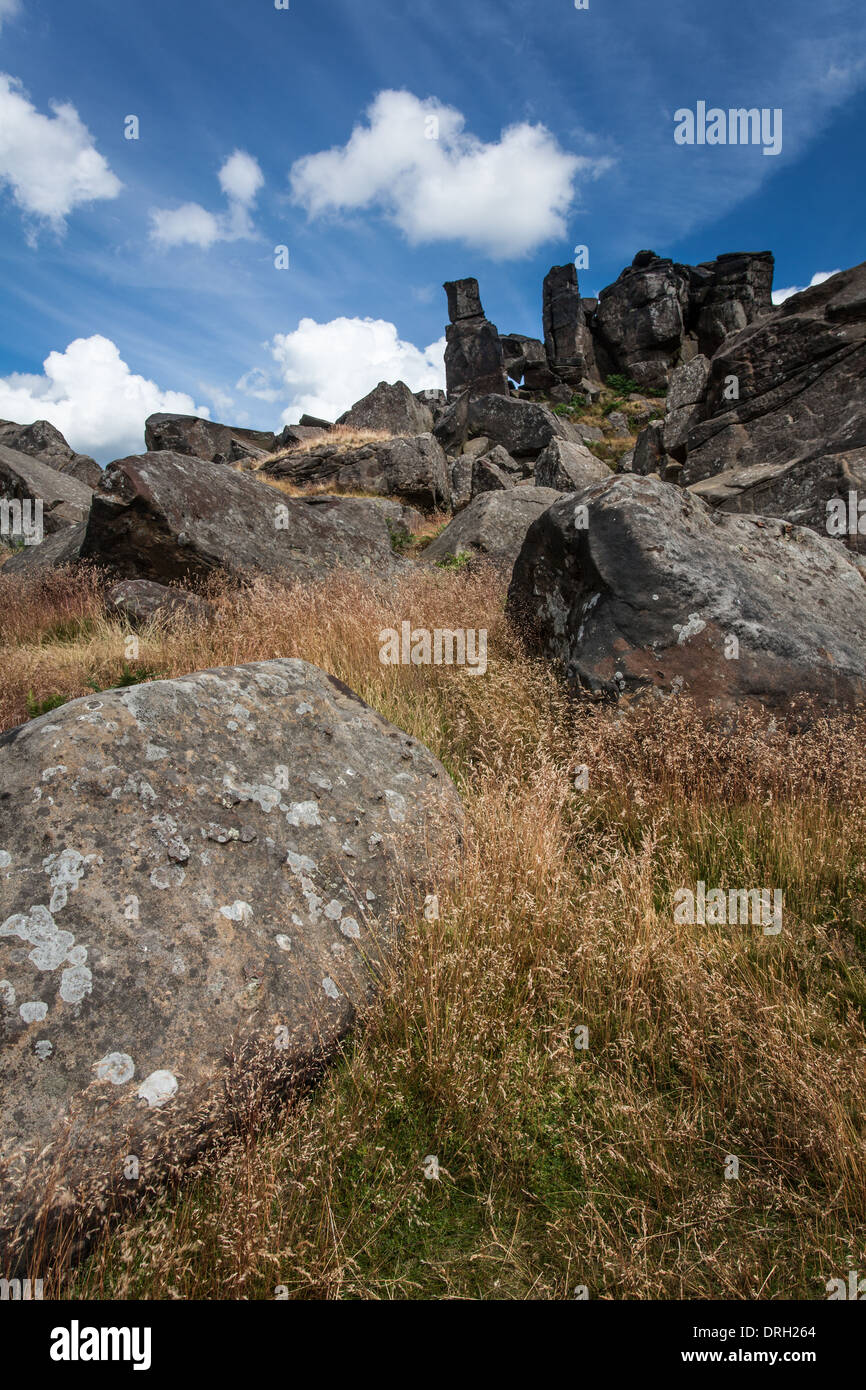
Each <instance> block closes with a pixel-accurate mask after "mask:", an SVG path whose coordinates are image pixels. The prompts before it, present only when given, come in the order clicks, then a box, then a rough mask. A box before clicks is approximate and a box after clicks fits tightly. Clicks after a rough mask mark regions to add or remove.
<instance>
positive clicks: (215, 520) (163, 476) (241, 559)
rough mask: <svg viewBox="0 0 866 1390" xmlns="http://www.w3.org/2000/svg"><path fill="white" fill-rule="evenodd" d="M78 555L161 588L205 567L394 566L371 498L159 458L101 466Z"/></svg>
mask: <svg viewBox="0 0 866 1390" xmlns="http://www.w3.org/2000/svg"><path fill="white" fill-rule="evenodd" d="M81 557H82V559H91V560H94V561H96V562H98V563H100V564H103V565H105V566H107V567H108V568H109V569H111V570H113V571H114V572H115V574H116V575H117V576H118V577H119V578H123V577H128V578H131V579H153V580H156V582H157V583H161V584H168V583H172V582H174V581H180V582H181V583H183V582H184V580H187V579H191V578H196V577H204V576H206V575H207V574H209V573H211V572H212V571H213V570H215V569H225V570H227V571H229V572H233V573H243V572H245V571H251V570H256V569H259V570H262V571H264V572H269V573H276V574H284V575H286V576H289V577H292V578H314V577H315V576H316V575H321V574H323V573H325V572H326V571H327V570H330V569H333V568H334V567H336V566H338V565H347V566H349V567H350V568H353V569H363V570H368V571H375V572H377V573H387V572H388V571H389V570H390V569H391V568H392V567H393V565H394V564H395V563H396V556H395V555H394V552H393V550H392V546H391V538H390V532H389V530H388V525H387V517H386V515H385V513H384V511H383V509H382V507H381V505H380V504H379V503H378V502H377V501H375V500H373V499H371V500H367V499H364V498H355V497H341V498H334V497H322V498H297V497H287V496H286V495H285V494H284V493H281V492H279V491H278V490H277V489H276V488H272V487H269V486H268V484H267V483H261V482H259V481H258V480H257V479H255V478H251V477H250V476H249V475H248V474H245V473H236V472H235V471H234V470H233V469H229V468H225V467H224V466H223V465H222V464H218V463H210V462H208V461H207V460H205V459H199V458H195V459H193V458H189V457H188V456H184V455H181V454H173V453H168V452H161V453H150V454H140V455H137V456H134V457H132V458H127V459H118V460H117V461H116V462H115V463H111V464H109V465H108V468H106V470H105V474H104V476H103V479H102V484H101V486H100V487H99V488H98V489H97V491H96V492H94V494H93V505H92V506H91V509H90V516H89V519H88V523H87V533H86V535H85V538H84V541H83V543H82V545H81Z"/></svg>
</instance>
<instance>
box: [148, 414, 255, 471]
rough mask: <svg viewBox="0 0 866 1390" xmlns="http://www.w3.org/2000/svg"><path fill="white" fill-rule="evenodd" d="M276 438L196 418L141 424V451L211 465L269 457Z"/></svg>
mask: <svg viewBox="0 0 866 1390" xmlns="http://www.w3.org/2000/svg"><path fill="white" fill-rule="evenodd" d="M275 441H276V436H275V435H274V434H273V433H272V432H271V431H269V430H247V429H240V428H239V427H236V426H234V425H219V424H217V423H216V421H215V420H203V419H201V418H200V417H199V416H197V415H150V416H148V418H147V420H146V421H145V424H144V447H145V448H146V449H147V450H148V452H149V453H155V452H157V451H159V450H167V451H168V452H170V453H173V454H189V455H191V456H192V457H193V458H200V459H210V460H211V462H212V463H243V462H244V460H245V459H248V458H251V457H252V458H257V457H258V456H260V455H261V454H270V453H272V452H273V450H274V448H275V447H276V442H275Z"/></svg>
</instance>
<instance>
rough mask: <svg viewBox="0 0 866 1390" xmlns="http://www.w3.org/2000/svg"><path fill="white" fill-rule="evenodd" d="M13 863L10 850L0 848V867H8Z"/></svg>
mask: <svg viewBox="0 0 866 1390" xmlns="http://www.w3.org/2000/svg"><path fill="white" fill-rule="evenodd" d="M11 863H12V855H11V854H10V853H9V851H8V850H5V849H0V869H8V868H9V865H10V864H11Z"/></svg>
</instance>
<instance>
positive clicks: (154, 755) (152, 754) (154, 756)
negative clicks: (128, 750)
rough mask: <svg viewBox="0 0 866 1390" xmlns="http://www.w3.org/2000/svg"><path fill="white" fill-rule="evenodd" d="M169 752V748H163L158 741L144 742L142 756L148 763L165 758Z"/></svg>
mask: <svg viewBox="0 0 866 1390" xmlns="http://www.w3.org/2000/svg"><path fill="white" fill-rule="evenodd" d="M170 752H171V750H170V749H169V748H163V747H162V745H161V744H159V743H146V744H145V745H144V756H145V758H146V760H147V761H148V762H149V763H156V762H160V761H161V759H163V758H167V757H168V756H169V754H170Z"/></svg>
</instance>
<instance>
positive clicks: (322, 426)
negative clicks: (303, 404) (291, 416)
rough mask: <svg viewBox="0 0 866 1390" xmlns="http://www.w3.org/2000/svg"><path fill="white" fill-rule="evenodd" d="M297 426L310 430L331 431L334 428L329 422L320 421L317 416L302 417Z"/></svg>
mask: <svg viewBox="0 0 866 1390" xmlns="http://www.w3.org/2000/svg"><path fill="white" fill-rule="evenodd" d="M298 424H299V425H301V426H302V427H303V428H305V429H312V430H325V431H327V430H332V429H333V428H334V425H333V422H332V421H331V420H320V419H319V417H318V415H306V414H304V415H302V416H301V418H300V420H299V421H298Z"/></svg>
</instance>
